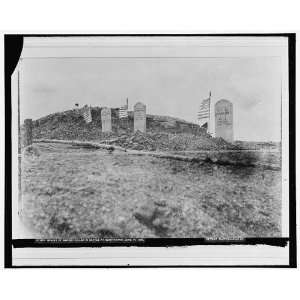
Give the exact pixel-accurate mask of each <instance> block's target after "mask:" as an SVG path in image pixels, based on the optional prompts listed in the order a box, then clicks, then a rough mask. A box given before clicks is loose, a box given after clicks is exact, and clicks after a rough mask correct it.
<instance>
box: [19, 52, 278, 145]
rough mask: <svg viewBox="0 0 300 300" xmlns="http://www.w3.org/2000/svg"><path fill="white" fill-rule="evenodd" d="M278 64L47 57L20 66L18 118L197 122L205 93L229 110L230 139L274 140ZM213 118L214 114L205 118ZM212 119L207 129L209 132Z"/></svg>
mask: <svg viewBox="0 0 300 300" xmlns="http://www.w3.org/2000/svg"><path fill="white" fill-rule="evenodd" d="M280 70H281V69H280V60H279V59H278V58H276V57H270V58H111V59H110V58H109V59H108V58H89V59H87V58H84V59H79V58H59V59H57V58H54V59H52V58H51V59H49V58H47V59H45V58H42V59H36V58H35V59H28V58H26V59H24V60H23V66H22V71H21V80H20V82H21V87H20V91H21V92H20V93H21V97H20V101H21V119H22V120H24V119H25V118H32V119H38V118H40V117H43V116H45V115H48V114H50V113H55V112H58V111H64V110H68V109H72V108H74V107H75V106H74V105H75V103H79V105H80V106H83V105H85V104H89V105H92V106H109V107H119V106H121V105H123V104H125V101H126V98H127V97H128V99H129V109H130V110H133V105H134V104H135V103H136V102H137V101H141V102H143V103H145V104H146V105H147V113H149V114H157V115H168V116H173V117H177V118H181V119H184V120H186V121H190V122H196V118H197V110H198V108H199V105H200V104H201V101H202V100H203V99H205V98H207V97H208V94H209V91H211V93H212V109H213V106H214V103H215V102H217V101H218V100H220V99H227V100H229V101H231V102H232V103H233V111H234V139H235V140H255V141H270V140H273V141H279V140H280V118H281V116H280V113H281V77H280V76H281V75H280ZM212 116H213V113H212ZM213 123H214V119H212V130H214V126H213V125H214V124H213Z"/></svg>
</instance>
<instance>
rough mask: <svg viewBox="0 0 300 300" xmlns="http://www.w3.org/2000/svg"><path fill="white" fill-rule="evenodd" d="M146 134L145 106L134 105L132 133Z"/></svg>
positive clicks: (140, 104)
mask: <svg viewBox="0 0 300 300" xmlns="http://www.w3.org/2000/svg"><path fill="white" fill-rule="evenodd" d="M138 130H139V131H141V132H144V133H145V132H146V105H145V104H143V103H141V102H138V103H136V104H135V105H134V132H136V131H138Z"/></svg>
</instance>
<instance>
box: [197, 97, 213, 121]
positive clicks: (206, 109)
mask: <svg viewBox="0 0 300 300" xmlns="http://www.w3.org/2000/svg"><path fill="white" fill-rule="evenodd" d="M210 97H211V93H209V98H208V99H204V100H203V101H202V103H201V105H200V108H199V111H198V120H202V119H206V118H209V114H210Z"/></svg>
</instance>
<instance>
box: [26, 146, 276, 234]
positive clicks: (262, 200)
mask: <svg viewBox="0 0 300 300" xmlns="http://www.w3.org/2000/svg"><path fill="white" fill-rule="evenodd" d="M33 149H34V151H32V152H29V153H27V154H26V155H24V159H23V163H22V197H23V202H24V216H25V220H26V222H27V223H28V224H30V225H31V227H32V228H33V229H34V230H35V231H37V232H39V233H40V234H41V236H42V237H44V238H74V239H75V238H95V237H98V238H99V237H100V238H101V237H140V238H141V237H144V238H146V237H177V238H188V237H190V238H191V237H195V238H196V237H206V238H242V237H246V236H247V237H250V236H251V237H262V236H263V237H271V236H280V226H281V224H280V217H281V216H280V211H281V200H280V199H281V173H280V172H279V171H273V170H266V169H263V168H258V167H257V168H254V167H249V168H247V167H243V168H241V167H237V166H235V167H230V166H217V165H214V164H210V163H201V164H199V163H187V162H180V161H173V160H168V159H158V158H153V157H135V156H130V155H128V154H126V153H116V152H114V153H109V152H107V151H99V150H97V151H94V150H88V149H74V148H72V147H68V146H66V145H51V144H45V145H35V146H34V148H33Z"/></svg>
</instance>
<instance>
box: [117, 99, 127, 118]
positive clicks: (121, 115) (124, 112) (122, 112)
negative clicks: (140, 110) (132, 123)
mask: <svg viewBox="0 0 300 300" xmlns="http://www.w3.org/2000/svg"><path fill="white" fill-rule="evenodd" d="M119 118H120V119H123V118H128V99H126V105H123V106H121V107H120V109H119Z"/></svg>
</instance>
